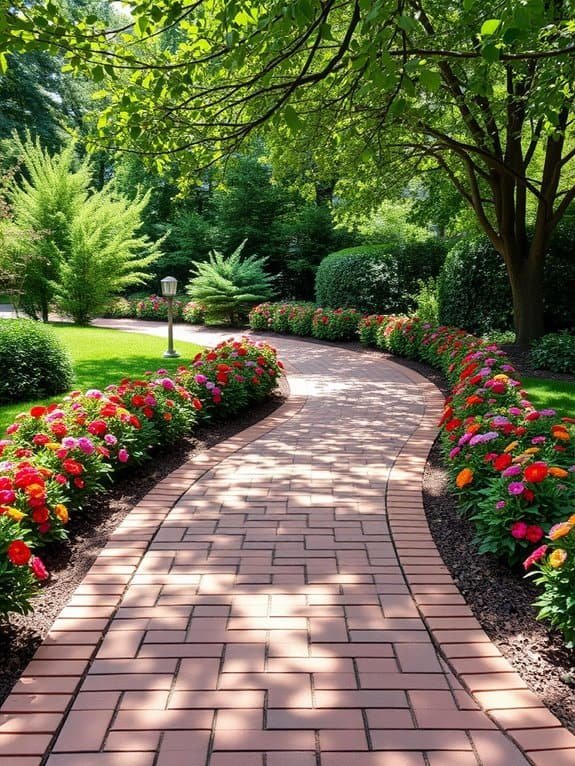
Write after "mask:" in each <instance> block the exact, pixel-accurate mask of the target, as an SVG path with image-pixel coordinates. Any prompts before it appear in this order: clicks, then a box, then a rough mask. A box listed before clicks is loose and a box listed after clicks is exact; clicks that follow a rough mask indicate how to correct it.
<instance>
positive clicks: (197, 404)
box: [192, 399, 203, 410]
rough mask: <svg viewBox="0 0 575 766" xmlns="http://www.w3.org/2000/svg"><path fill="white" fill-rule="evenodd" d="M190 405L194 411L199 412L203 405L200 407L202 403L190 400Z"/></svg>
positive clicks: (197, 400)
mask: <svg viewBox="0 0 575 766" xmlns="http://www.w3.org/2000/svg"><path fill="white" fill-rule="evenodd" d="M192 405H193V407H194V409H196V410H201V409H202V407H203V405H202V403H201V402H200V400H199V399H192Z"/></svg>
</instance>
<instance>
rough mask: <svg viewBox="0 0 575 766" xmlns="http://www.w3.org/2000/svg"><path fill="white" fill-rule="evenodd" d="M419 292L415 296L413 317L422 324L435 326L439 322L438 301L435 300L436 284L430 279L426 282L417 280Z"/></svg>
mask: <svg viewBox="0 0 575 766" xmlns="http://www.w3.org/2000/svg"><path fill="white" fill-rule="evenodd" d="M418 284H419V290H418V291H417V293H416V295H415V303H416V310H415V316H417V317H419V318H420V319H421V320H423V321H424V322H432V323H433V324H437V323H438V321H439V301H438V298H437V282H436V280H435V279H434V278H433V277H430V278H429V279H428V280H427V281H426V282H424V281H423V280H421V279H420V280H419V282H418Z"/></svg>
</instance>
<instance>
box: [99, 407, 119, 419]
mask: <svg viewBox="0 0 575 766" xmlns="http://www.w3.org/2000/svg"><path fill="white" fill-rule="evenodd" d="M117 409H118V408H117V407H116V406H115V405H114V404H105V405H104V406H103V407H102V409H101V410H100V415H101V416H102V417H103V418H113V417H114V415H115V414H116V412H117Z"/></svg>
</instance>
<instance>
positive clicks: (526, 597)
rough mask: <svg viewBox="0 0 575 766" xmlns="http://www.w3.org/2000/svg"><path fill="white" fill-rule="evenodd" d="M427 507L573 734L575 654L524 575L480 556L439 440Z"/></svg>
mask: <svg viewBox="0 0 575 766" xmlns="http://www.w3.org/2000/svg"><path fill="white" fill-rule="evenodd" d="M390 358H391V359H392V360H393V361H394V362H399V363H400V364H403V365H405V366H406V367H409V368H410V369H413V370H416V371H417V372H419V373H421V374H422V375H424V376H425V377H426V378H428V379H429V380H431V381H432V382H433V383H435V385H436V386H438V388H439V389H440V390H441V391H442V393H443V394H446V393H447V391H448V390H449V389H448V384H447V381H446V380H445V378H444V377H443V375H442V374H441V373H439V372H438V371H437V370H434V369H433V368H432V367H429V366H428V365H426V364H420V363H419V362H411V361H408V360H400V359H398V358H397V357H390ZM518 361H519V360H518V358H517V357H516V358H515V359H514V362H515V365H516V367H517V369H518V370H519V371H520V372H521V374H522V375H526V374H527V373H528V370H526V369H523V368H521V367H520V366H519V364H518ZM531 372H532V371H531V370H529V374H531ZM545 377H548V375H547V372H546V373H545ZM423 503H424V507H425V512H426V514H427V521H428V523H429V528H430V530H431V535H432V537H433V540H434V542H435V544H436V546H437V548H438V550H439V552H440V553H441V556H442V558H443V560H444V562H445V564H446V566H447V568H448V569H449V571H450V573H451V575H452V577H453V579H454V580H455V583H456V584H457V587H458V588H459V590H460V591H461V593H462V594H463V596H464V597H465V600H466V601H467V603H468V604H469V606H470V607H471V610H472V611H473V614H474V615H475V617H476V618H477V619H478V620H479V622H480V623H481V625H482V627H483V629H484V630H485V632H486V633H487V635H488V636H489V638H490V639H491V640H492V641H493V643H494V644H495V645H496V646H497V647H498V648H499V650H500V651H501V653H502V654H503V655H504V656H505V657H507V659H508V660H509V662H510V663H511V664H512V665H513V667H514V669H515V670H516V671H517V673H519V675H520V676H521V678H522V679H523V680H524V681H525V683H526V684H527V686H528V687H529V688H530V689H532V691H534V692H535V693H536V694H538V695H539V697H540V698H541V699H542V700H543V702H544V703H545V704H546V705H547V707H548V708H549V709H550V710H551V711H552V712H553V713H554V714H555V715H556V716H557V718H558V719H559V720H560V721H561V722H562V723H563V725H564V726H566V727H568V728H569V729H570V730H571V731H573V732H574V733H575V651H570V650H568V649H566V648H565V646H564V643H563V640H562V638H561V635H560V634H559V633H558V632H557V631H554V630H552V629H550V628H549V626H548V625H546V624H545V623H542V622H539V621H538V620H537V619H536V614H537V610H536V609H535V607H533V602H534V601H535V599H536V597H537V588H536V586H535V585H534V584H533V583H532V582H530V581H529V580H525V578H524V577H523V572H514V571H510V570H509V569H508V567H506V566H505V565H504V564H502V563H500V562H499V561H498V560H497V559H496V558H494V557H493V556H479V555H478V554H477V553H476V548H475V546H474V544H473V534H474V533H473V528H472V526H471V524H470V523H469V522H468V521H465V520H464V519H462V518H461V516H460V515H459V513H458V505H457V500H456V499H455V496H454V495H452V494H450V493H449V489H448V474H447V471H446V470H445V468H444V465H443V460H442V456H441V450H440V446H439V442H436V443H435V445H434V447H433V449H432V451H431V454H430V456H429V460H428V463H427V466H426V469H425V474H424V478H423Z"/></svg>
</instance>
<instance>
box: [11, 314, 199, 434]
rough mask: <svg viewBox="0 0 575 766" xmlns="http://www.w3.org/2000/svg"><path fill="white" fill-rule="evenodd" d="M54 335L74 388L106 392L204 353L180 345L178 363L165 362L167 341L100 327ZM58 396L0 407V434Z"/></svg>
mask: <svg viewBox="0 0 575 766" xmlns="http://www.w3.org/2000/svg"><path fill="white" fill-rule="evenodd" d="M52 327H53V329H54V332H55V333H56V334H57V335H58V336H59V337H60V338H61V340H62V341H63V342H64V344H65V345H66V347H67V348H68V350H69V351H70V354H71V356H72V359H73V361H74V371H75V374H76V381H75V383H74V388H81V389H87V388H104V387H105V386H108V385H110V383H117V382H118V381H120V380H121V379H122V378H126V377H138V376H140V375H142V374H143V373H144V372H146V370H157V369H160V368H163V369H166V370H169V371H170V372H174V371H175V370H176V368H177V367H178V365H180V364H185V363H187V362H189V361H190V359H192V357H194V356H195V355H196V353H197V352H198V351H200V350H201V346H197V345H195V344H194V343H184V342H183V341H177V342H176V343H175V344H174V345H175V347H176V351H178V353H179V354H180V355H181V356H180V358H179V359H164V358H163V357H162V354H163V353H164V351H165V350H166V348H167V341H166V339H165V338H159V337H156V336H153V335H144V334H140V333H127V332H121V331H120V330H107V329H104V328H101V327H74V326H71V325H65V324H54V325H52ZM62 396H63V394H60V395H59V396H55V397H51V398H47V399H41V400H34V401H30V402H18V403H17V404H9V405H4V406H2V407H0V434H3V433H4V429H5V428H6V427H7V426H8V425H10V423H12V421H13V420H14V418H15V416H16V415H17V414H18V413H19V412H22V411H23V410H26V409H28V408H29V407H31V406H32V405H34V404H46V403H48V402H53V401H58V400H59V399H61V397H62Z"/></svg>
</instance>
